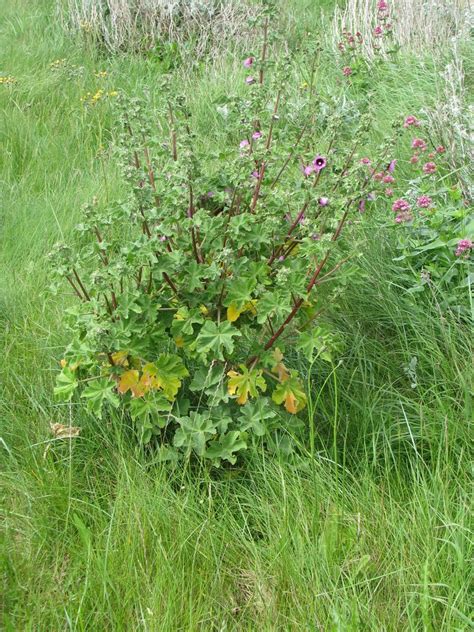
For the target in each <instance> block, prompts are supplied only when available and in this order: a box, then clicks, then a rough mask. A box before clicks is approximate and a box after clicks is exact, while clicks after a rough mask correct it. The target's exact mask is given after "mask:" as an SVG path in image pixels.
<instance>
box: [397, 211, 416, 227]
mask: <svg viewBox="0 0 474 632" xmlns="http://www.w3.org/2000/svg"><path fill="white" fill-rule="evenodd" d="M412 220H413V216H412V214H411V213H409V212H408V211H403V212H402V213H399V214H398V215H397V216H396V218H395V221H396V222H397V224H403V223H404V222H411V221H412Z"/></svg>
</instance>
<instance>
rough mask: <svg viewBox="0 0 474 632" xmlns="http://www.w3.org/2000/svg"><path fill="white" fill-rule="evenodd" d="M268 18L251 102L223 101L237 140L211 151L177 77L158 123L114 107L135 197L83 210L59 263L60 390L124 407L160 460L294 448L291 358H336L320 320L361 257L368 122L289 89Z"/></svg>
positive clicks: (296, 404) (129, 106)
mask: <svg viewBox="0 0 474 632" xmlns="http://www.w3.org/2000/svg"><path fill="white" fill-rule="evenodd" d="M262 19H263V20H264V23H263V33H264V36H263V42H262V47H261V51H260V53H259V54H258V55H257V54H249V56H248V58H247V59H246V60H245V61H244V64H243V65H244V67H245V69H246V71H243V74H242V82H243V83H244V84H245V90H246V93H245V94H244V96H238V95H237V96H232V95H230V96H228V97H226V99H224V100H221V101H220V102H219V103H217V104H216V107H217V109H218V111H219V112H221V113H224V114H223V115H224V116H225V118H226V131H227V139H228V142H227V143H226V144H223V145H221V146H220V147H214V146H212V144H210V143H207V144H206V145H205V146H204V147H203V145H202V143H199V142H198V139H197V137H196V135H195V133H194V132H193V118H192V116H191V115H190V112H189V111H188V109H187V106H186V100H185V98H184V97H181V96H179V95H178V96H172V90H171V89H170V88H169V86H167V85H163V90H162V94H163V99H162V104H161V111H160V112H158V113H154V115H153V116H151V115H149V116H147V114H146V107H144V106H143V104H142V103H141V102H139V101H138V100H136V99H121V101H120V103H121V106H120V107H121V110H120V116H119V119H120V129H121V132H120V139H119V142H118V143H117V149H118V155H119V159H120V163H121V166H122V170H123V174H124V177H125V179H126V181H127V182H128V185H129V191H130V195H129V197H128V198H127V199H126V200H125V201H122V202H120V203H115V204H109V205H107V206H105V207H104V206H102V205H101V204H99V203H98V202H97V201H95V202H93V203H91V204H89V205H87V206H86V207H85V209H84V221H83V223H82V224H81V225H80V226H78V228H77V231H78V233H79V240H78V242H79V244H80V247H79V248H78V249H76V250H74V251H73V250H71V249H69V248H68V247H66V246H64V245H59V246H58V247H57V248H56V249H55V252H54V253H53V261H54V266H55V269H56V271H57V272H59V274H60V275H61V276H62V277H64V278H65V280H66V282H67V283H68V285H69V287H70V289H71V290H72V291H73V292H74V293H75V295H76V296H77V298H78V304H77V306H76V307H75V308H74V309H72V310H70V312H71V315H72V326H71V333H72V336H73V339H72V342H71V344H70V345H69V347H68V348H67V350H66V352H65V356H64V360H63V368H62V371H61V373H60V374H59V376H58V381H57V387H56V395H57V396H58V397H59V398H61V399H62V400H68V399H70V398H72V397H73V396H74V393H75V392H76V391H77V390H78V391H79V392H80V395H81V397H82V398H84V399H85V400H86V401H87V405H88V406H89V408H90V410H91V411H92V412H93V413H94V414H96V415H98V416H101V415H103V414H104V411H105V410H106V409H113V408H119V407H120V408H121V409H124V410H125V411H126V412H127V414H128V415H129V417H130V418H131V419H132V420H133V421H134V423H135V424H136V425H137V427H138V428H139V429H140V434H141V439H142V441H143V442H148V441H150V440H151V439H152V438H153V437H154V438H155V441H156V442H158V443H160V446H161V447H160V454H161V455H162V456H163V458H167V459H176V458H178V457H179V456H180V455H183V454H189V453H191V452H192V453H194V454H196V455H198V456H199V457H202V458H206V459H209V460H210V461H211V462H212V463H214V464H216V465H218V464H219V463H220V462H221V461H222V460H224V461H229V462H231V463H234V462H235V461H236V458H237V455H238V453H239V452H240V451H242V450H244V449H245V448H246V447H247V446H248V445H249V443H250V442H252V441H257V440H261V438H263V440H264V441H266V442H267V444H268V445H270V446H276V445H279V446H282V445H288V442H286V444H285V432H287V431H288V429H289V428H294V426H295V424H294V418H295V416H296V415H297V414H298V413H299V412H300V411H302V410H303V409H304V407H305V405H306V394H305V390H304V386H303V382H302V380H301V378H300V376H299V374H298V372H297V371H296V370H295V368H294V367H292V366H290V363H289V361H288V357H289V355H291V354H290V352H291V351H292V350H293V349H295V348H297V349H300V353H302V354H303V355H304V356H305V357H306V358H307V359H308V360H309V361H311V360H312V359H313V358H314V357H315V356H317V355H318V354H319V355H320V357H322V358H324V359H327V360H330V350H331V345H332V336H331V334H330V333H328V331H327V327H326V326H325V325H324V323H322V322H321V317H322V315H323V313H324V310H325V309H326V307H327V305H328V304H329V303H330V302H331V301H332V300H333V299H334V298H335V297H336V296H337V295H338V293H339V292H340V291H341V288H342V286H343V285H344V283H345V281H346V279H347V275H348V274H349V272H350V270H351V269H352V268H351V267H349V266H347V265H345V264H346V262H348V261H349V260H350V259H353V258H354V257H356V256H357V254H358V249H359V244H358V243H357V242H356V234H357V233H356V232H355V231H354V230H353V227H354V225H355V224H356V223H357V222H354V219H355V220H357V221H359V220H360V219H361V218H362V216H361V215H360V213H359V207H360V202H361V200H365V199H366V198H367V195H368V193H369V191H370V186H371V184H370V180H371V178H370V177H368V176H367V170H366V168H365V167H364V166H363V165H361V164H360V155H359V152H360V150H361V148H362V145H363V142H364V138H365V134H366V132H367V130H368V128H369V125H370V115H368V114H364V115H360V116H358V118H357V120H356V121H355V123H354V119H352V120H351V122H350V123H348V122H346V121H345V120H343V119H342V117H341V116H339V114H338V103H337V102H334V101H331V100H330V99H327V100H324V99H323V97H318V98H315V96H314V94H308V96H307V97H306V98H305V97H304V96H301V93H300V92H299V91H298V92H297V91H292V89H291V86H292V76H293V68H292V65H291V64H290V63H289V61H288V60H287V59H285V58H284V59H282V60H281V61H277V62H270V61H269V51H270V50H272V47H273V48H274V46H273V42H272V40H271V37H270V35H269V21H270V19H271V7H267V9H266V10H265V11H264V12H263V16H262ZM248 73H251V74H248ZM246 74H247V77H245V75H246ZM157 120H158V121H161V128H160V130H159V131H158V132H156V131H154V130H153V125H155V123H154V122H155V121H157ZM152 121H153V123H152ZM390 144H391V141H387V142H385V144H384V145H383V147H381V149H380V162H381V163H382V162H383V161H384V160H386V154H387V151H388V149H389V147H390ZM351 216H352V218H353V220H352V227H351V226H348V224H349V222H348V220H349V218H351ZM345 234H346V235H347V238H346V239H343V238H342V237H343V235H345Z"/></svg>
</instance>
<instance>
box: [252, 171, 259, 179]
mask: <svg viewBox="0 0 474 632" xmlns="http://www.w3.org/2000/svg"><path fill="white" fill-rule="evenodd" d="M252 178H257V180H258V178H260V174H259V172H258V171H252Z"/></svg>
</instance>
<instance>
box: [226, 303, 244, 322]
mask: <svg viewBox="0 0 474 632" xmlns="http://www.w3.org/2000/svg"><path fill="white" fill-rule="evenodd" d="M242 311H243V310H241V309H237V307H236V306H235V303H231V304H230V305H229V307H228V308H227V320H229V321H230V322H231V323H233V322H235V321H236V320H237V319H238V318H239V316H240V314H241V313H242Z"/></svg>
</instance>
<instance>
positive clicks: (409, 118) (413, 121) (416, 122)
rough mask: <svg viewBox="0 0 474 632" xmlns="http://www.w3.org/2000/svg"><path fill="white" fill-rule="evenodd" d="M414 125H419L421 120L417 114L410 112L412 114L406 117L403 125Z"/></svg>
mask: <svg viewBox="0 0 474 632" xmlns="http://www.w3.org/2000/svg"><path fill="white" fill-rule="evenodd" d="M412 125H414V126H415V127H419V126H420V121H419V120H418V119H417V118H416V116H413V115H411V114H410V116H407V117H406V119H405V122H404V123H403V127H411V126H412Z"/></svg>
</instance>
